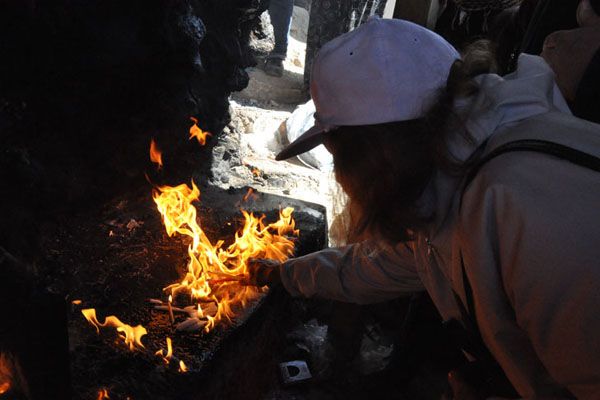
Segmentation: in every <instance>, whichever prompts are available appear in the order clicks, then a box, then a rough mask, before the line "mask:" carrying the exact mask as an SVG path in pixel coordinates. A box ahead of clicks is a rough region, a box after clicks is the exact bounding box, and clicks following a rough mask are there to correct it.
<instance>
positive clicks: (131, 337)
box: [81, 308, 148, 350]
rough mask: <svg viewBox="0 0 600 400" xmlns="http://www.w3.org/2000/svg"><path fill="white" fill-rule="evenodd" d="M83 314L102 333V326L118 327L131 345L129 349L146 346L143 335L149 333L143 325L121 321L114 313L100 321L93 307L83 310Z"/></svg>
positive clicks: (123, 337) (121, 334)
mask: <svg viewBox="0 0 600 400" xmlns="http://www.w3.org/2000/svg"><path fill="white" fill-rule="evenodd" d="M81 313H82V314H83V316H84V317H85V318H86V319H87V320H88V322H89V323H90V324H92V325H93V326H94V328H96V332H98V333H100V328H101V327H102V328H104V327H108V326H111V327H113V328H116V329H117V332H118V333H119V337H120V338H121V339H123V340H124V341H125V344H126V345H128V346H129V350H134V349H135V348H136V347H139V348H144V345H143V344H142V336H144V335H145V334H147V333H148V331H146V328H144V327H143V326H142V325H138V326H130V325H127V324H124V323H123V322H121V321H120V320H119V319H118V318H117V317H115V316H114V315H110V316H108V317H106V318H105V320H104V323H100V322H98V319H97V318H96V310H95V309H93V308H86V309H85V310H81Z"/></svg>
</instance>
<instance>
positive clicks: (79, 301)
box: [71, 300, 81, 306]
mask: <svg viewBox="0 0 600 400" xmlns="http://www.w3.org/2000/svg"><path fill="white" fill-rule="evenodd" d="M71 304H73V305H74V306H78V305H80V304H81V300H73V301H72V302H71Z"/></svg>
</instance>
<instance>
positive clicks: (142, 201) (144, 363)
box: [45, 186, 325, 399]
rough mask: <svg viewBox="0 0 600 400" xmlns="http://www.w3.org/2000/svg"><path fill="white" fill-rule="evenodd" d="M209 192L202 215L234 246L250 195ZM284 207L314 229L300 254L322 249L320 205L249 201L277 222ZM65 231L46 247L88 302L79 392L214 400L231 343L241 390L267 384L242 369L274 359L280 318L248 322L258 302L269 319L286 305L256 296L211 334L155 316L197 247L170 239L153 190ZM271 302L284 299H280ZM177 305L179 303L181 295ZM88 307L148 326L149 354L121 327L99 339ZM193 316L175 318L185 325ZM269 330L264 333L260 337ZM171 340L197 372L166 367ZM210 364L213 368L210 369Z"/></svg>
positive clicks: (217, 236) (79, 323)
mask: <svg viewBox="0 0 600 400" xmlns="http://www.w3.org/2000/svg"><path fill="white" fill-rule="evenodd" d="M201 191H202V193H203V195H202V202H201V204H200V205H199V206H198V213H199V216H200V218H199V219H200V220H201V221H202V226H203V229H204V231H205V232H206V235H207V236H208V237H211V238H212V240H213V241H215V242H216V241H217V240H224V241H225V244H229V243H231V241H232V239H233V238H234V234H235V232H236V230H237V229H238V228H239V226H237V223H238V222H239V220H240V213H239V205H240V204H241V201H242V199H243V197H244V195H245V194H246V191H245V190H232V191H230V192H223V191H221V190H218V189H214V188H210V187H208V186H206V187H201ZM290 203H291V204H290ZM294 203H295V204H294ZM284 204H285V205H295V206H296V207H297V208H298V210H299V212H297V215H296V219H297V226H298V227H299V229H300V230H301V231H302V228H303V227H304V228H305V230H306V232H307V234H306V235H305V237H303V238H302V240H301V241H300V242H299V246H298V249H297V251H298V252H299V253H300V254H301V253H305V252H307V251H309V250H311V248H312V249H315V248H318V247H321V246H323V244H324V240H325V237H324V230H322V234H321V235H319V234H318V233H317V232H315V229H314V228H315V227H318V226H321V227H323V226H324V220H323V217H324V215H323V213H322V210H321V209H320V207H318V206H312V205H309V204H307V203H304V204H302V203H301V202H297V201H292V200H289V199H284V198H277V197H275V196H265V195H257V197H256V199H255V200H249V201H248V202H247V203H246V205H247V208H248V209H251V210H252V209H253V210H255V211H258V212H260V210H259V208H263V207H264V209H265V210H269V212H268V213H267V218H268V219H269V220H275V219H276V218H277V214H278V210H279V208H280V207H281V206H283V205H284ZM307 211H309V212H307ZM319 211H320V212H321V213H320V214H319ZM315 216H318V217H315ZM92 221H94V222H92ZM65 226H68V228H66V229H61V230H59V231H57V232H55V233H54V234H53V235H48V237H50V236H52V237H53V238H52V239H51V240H49V242H48V243H47V244H46V246H45V247H46V248H47V249H48V258H49V259H51V260H52V261H53V262H54V263H56V265H57V268H58V266H60V268H62V269H64V270H65V273H66V271H72V272H71V273H69V274H68V275H70V277H69V279H70V281H71V285H70V286H71V291H70V292H71V296H72V300H81V304H72V305H71V308H72V313H71V316H70V322H69V333H70V335H69V338H70V348H71V360H72V365H71V371H72V374H73V376H72V381H73V388H74V393H75V394H76V396H80V397H79V398H82V399H83V398H92V397H90V396H92V395H93V394H94V393H96V392H97V390H98V389H99V388H101V387H104V388H108V389H109V392H110V393H114V394H115V395H117V396H123V398H125V396H128V395H129V396H132V398H155V399H160V398H187V397H186V396H193V395H194V394H196V395H198V394H202V393H203V394H204V395H205V396H207V398H210V395H211V391H215V390H216V391H217V392H219V391H221V390H224V389H223V387H221V386H223V385H225V386H226V384H227V382H228V379H227V378H226V377H227V372H223V370H222V368H221V369H220V368H218V367H215V366H214V365H215V362H216V363H217V364H219V363H222V361H218V360H217V361H215V354H216V355H217V357H216V358H217V359H221V360H224V359H227V358H228V357H229V356H228V355H227V354H222V351H223V349H222V346H223V343H227V347H230V348H235V347H236V346H241V347H242V349H240V350H239V351H240V353H238V354H237V355H235V356H234V358H233V359H230V360H229V362H228V363H225V364H227V366H228V368H225V369H226V370H229V372H230V373H231V372H232V371H237V372H236V373H235V375H236V378H235V379H237V381H238V382H239V384H240V386H239V387H240V388H241V387H245V388H246V390H251V389H249V388H253V387H256V386H257V385H258V386H260V382H254V383H249V382H246V384H244V380H246V379H248V378H244V377H243V376H242V375H243V374H239V372H240V371H243V370H244V369H247V368H249V367H250V366H249V365H248V363H251V364H253V366H255V365H257V364H258V365H260V364H261V363H260V360H259V359H260V358H264V357H270V356H274V354H273V352H272V351H270V350H269V351H266V349H269V348H270V346H271V345H269V344H267V343H263V345H261V344H260V341H261V337H262V340H267V338H272V337H273V335H274V333H275V332H270V333H268V334H267V333H266V332H262V330H263V329H265V328H266V327H269V326H270V327H271V328H274V327H275V321H274V320H273V319H277V318H278V317H277V314H280V313H273V314H271V315H272V316H271V317H268V318H266V319H265V321H264V322H261V323H260V324H256V323H254V324H253V323H252V321H250V325H254V327H253V328H251V329H247V327H246V325H247V324H248V323H249V322H248V319H250V317H251V316H252V315H253V311H254V309H255V308H256V307H257V306H258V305H259V304H262V303H265V302H266V303H267V304H266V307H264V306H265V305H264V304H263V305H262V306H261V310H259V311H260V314H261V315H262V316H263V317H264V316H265V313H267V309H272V308H273V307H277V306H278V305H277V304H276V303H278V301H269V299H267V298H265V295H264V294H262V295H260V296H257V297H256V298H255V299H254V301H252V302H251V304H249V305H248V306H247V307H246V308H244V309H243V310H242V309H241V308H239V307H238V308H234V310H235V312H234V314H235V316H234V317H233V318H232V321H231V322H229V321H223V323H222V324H218V325H217V326H216V327H215V328H214V330H212V331H211V332H209V333H208V334H207V333H205V332H204V331H203V330H198V331H196V332H180V331H177V329H176V326H175V325H173V324H171V322H170V320H169V315H168V313H167V312H164V311H159V310H155V309H154V307H153V305H152V304H151V303H149V302H148V299H149V298H157V297H162V298H163V299H164V298H165V297H164V295H163V293H162V289H163V288H164V287H165V286H166V284H168V283H170V282H177V281H180V279H181V277H182V276H185V275H186V273H187V272H188V270H187V264H188V262H189V259H188V246H189V244H190V243H189V240H185V239H183V238H181V237H179V238H178V237H175V238H170V237H168V235H167V234H166V232H165V230H164V226H163V223H162V221H161V217H160V215H159V214H158V212H157V211H156V208H155V204H154V203H153V201H152V199H151V198H150V196H149V195H148V191H147V190H146V191H145V193H144V191H142V190H140V191H139V192H138V193H137V194H136V195H135V196H132V198H131V199H129V200H124V199H120V200H115V201H114V202H112V203H110V204H108V205H107V206H106V207H105V209H103V210H100V211H99V212H98V213H95V214H94V215H82V216H80V217H76V218H74V219H71V221H69V222H68V223H66V224H65ZM310 232H313V233H310ZM236 285H237V284H236ZM269 296H272V297H277V296H279V295H278V294H277V293H273V294H269V295H268V296H267V297H269ZM77 303H78V302H77ZM174 306H179V303H178V300H177V297H176V298H175V301H174ZM87 308H95V309H96V310H97V315H98V320H100V322H103V321H104V318H105V317H106V316H108V315H115V316H117V317H118V318H119V319H120V320H121V321H123V322H124V323H126V324H129V325H132V326H135V325H138V324H140V325H142V326H144V327H145V329H147V331H148V334H147V335H145V336H143V337H142V339H141V343H143V344H144V349H141V348H139V347H138V346H135V347H134V350H133V351H131V350H129V347H128V346H127V345H126V344H125V343H124V342H123V341H122V340H121V339H120V338H118V335H117V332H116V331H115V330H114V329H100V333H99V334H98V333H97V332H96V329H95V328H94V327H93V326H91V325H90V324H89V323H88V322H87V321H86V320H85V319H84V317H83V316H82V315H81V313H80V310H81V309H87ZM263 308H264V309H265V310H263ZM271 311H273V310H271ZM185 318H186V316H184V315H182V314H179V313H175V320H176V322H177V323H179V322H183V321H184V320H185ZM269 320H270V322H269ZM240 329H241V330H244V331H245V332H246V334H245V335H243V336H241V335H239V334H236V335H234V336H237V339H231V335H232V334H233V333H234V332H237V331H238V330H240ZM260 332H262V333H263V334H262V335H260V336H258V337H257V336H256V335H258V334H259V333H260ZM167 337H169V338H171V339H172V343H173V356H174V357H175V358H176V360H181V361H183V362H184V363H185V365H186V367H187V369H189V372H187V373H181V372H179V369H180V366H179V362H175V363H173V362H170V363H169V364H166V363H165V362H164V360H163V358H162V357H160V356H157V355H156V354H155V352H157V351H160V350H161V349H162V350H163V352H164V353H166V351H167V349H166V347H167V346H166V338H167ZM256 339H258V341H256ZM244 347H246V349H245V350H244V349H243V348H244ZM229 351H231V350H229ZM241 354H243V356H240V355H241ZM257 358H258V359H257ZM263 361H264V360H263ZM209 364H210V365H211V367H210V368H207V366H208V365H209ZM225 364H223V365H225ZM219 373H223V376H221V377H219V379H217V380H215V381H213V382H212V383H211V384H206V380H208V381H210V379H209V378H207V377H208V376H213V375H214V374H219ZM250 375H251V376H254V375H256V373H253V374H250ZM203 378H204V379H203ZM232 378H233V377H232ZM202 382H204V383H202ZM218 387H220V388H218ZM229 390H233V389H232V388H229ZM213 394H214V392H213ZM161 396H162V397H161ZM178 396H179V397H178ZM117 398H119V397H117ZM232 398H235V397H232Z"/></svg>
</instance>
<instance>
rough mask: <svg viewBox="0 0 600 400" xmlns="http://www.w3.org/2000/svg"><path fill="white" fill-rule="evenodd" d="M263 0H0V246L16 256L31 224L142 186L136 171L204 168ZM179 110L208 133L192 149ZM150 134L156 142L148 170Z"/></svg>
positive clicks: (25, 254)
mask: <svg viewBox="0 0 600 400" xmlns="http://www.w3.org/2000/svg"><path fill="white" fill-rule="evenodd" d="M267 3H268V0H128V1H116V0H115V1H106V0H56V1H36V0H29V1H21V0H9V1H4V2H2V3H0V36H1V37H2V38H3V39H2V41H0V60H2V62H1V63H0V153H1V154H0V182H2V187H3V191H2V192H3V195H2V196H0V207H2V209H3V210H5V212H3V213H2V216H0V225H1V226H3V227H8V226H10V227H13V228H12V229H10V230H9V229H2V230H1V231H2V232H0V247H1V248H3V249H4V250H5V251H6V252H8V253H10V254H12V255H14V256H16V257H17V258H25V259H27V261H28V262H30V261H33V260H35V256H36V254H38V252H37V251H35V246H36V243H37V242H38V240H37V238H38V237H39V234H40V232H41V231H43V225H44V223H46V222H48V221H50V222H52V221H53V223H57V219H58V218H59V216H65V217H67V218H68V215H70V214H73V213H77V212H79V211H89V210H93V209H95V208H99V207H100V206H101V205H102V204H103V202H105V201H106V200H107V199H110V198H112V197H115V196H117V195H121V194H123V193H124V192H127V191H128V190H131V188H132V187H139V186H140V185H145V184H146V185H147V182H146V180H145V178H144V175H145V174H147V175H148V178H149V180H150V181H152V182H157V183H170V184H178V183H180V182H181V181H184V180H189V178H190V177H191V176H192V175H193V174H195V175H196V176H200V177H206V178H208V174H209V173H210V172H209V171H210V154H211V151H210V149H211V147H212V146H213V145H214V144H215V143H216V142H217V141H218V138H219V135H220V134H221V131H222V129H223V127H224V126H225V125H226V124H227V123H228V122H229V114H228V96H229V94H230V93H231V92H232V91H235V90H241V89H243V88H244V87H245V86H246V85H247V83H248V76H247V74H246V72H245V70H244V69H245V68H246V67H248V66H250V65H252V64H253V62H254V60H253V58H252V56H251V54H250V52H249V50H248V37H249V33H250V31H251V30H252V27H253V26H254V24H255V23H256V20H257V18H258V16H259V15H260V14H261V13H262V11H263V10H264V9H266V8H267V6H268V4H267ZM191 116H194V117H196V118H197V119H198V120H199V126H200V127H201V128H202V129H204V130H208V131H209V132H211V133H212V134H213V136H212V137H211V138H210V139H209V141H208V144H207V146H206V148H205V149H199V144H198V143H197V142H195V141H190V140H188V137H189V134H188V130H189V127H190V126H191V125H192V123H191V122H190V120H189V118H190V117H191ZM151 138H154V139H155V140H156V141H157V143H158V146H159V147H160V148H161V149H162V151H163V160H164V163H165V166H164V168H163V169H162V170H161V171H158V172H157V171H156V169H155V168H154V166H153V165H152V164H151V163H150V161H149V157H148V148H149V142H150V139H151ZM9 193H10V195H8V194H9ZM5 194H6V195H5ZM0 263H1V261H0Z"/></svg>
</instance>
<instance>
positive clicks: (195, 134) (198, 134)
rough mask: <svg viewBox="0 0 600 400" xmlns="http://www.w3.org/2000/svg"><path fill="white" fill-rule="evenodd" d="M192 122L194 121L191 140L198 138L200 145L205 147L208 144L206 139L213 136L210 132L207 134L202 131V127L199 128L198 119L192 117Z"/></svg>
mask: <svg viewBox="0 0 600 400" xmlns="http://www.w3.org/2000/svg"><path fill="white" fill-rule="evenodd" d="M190 120H192V122H193V123H194V125H192V126H191V127H190V140H192V139H193V138H196V139H197V140H198V143H200V146H204V145H205V144H206V137H207V136H212V135H211V134H210V133H209V132H205V131H203V130H202V129H200V127H199V126H198V120H197V119H196V118H194V117H190Z"/></svg>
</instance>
